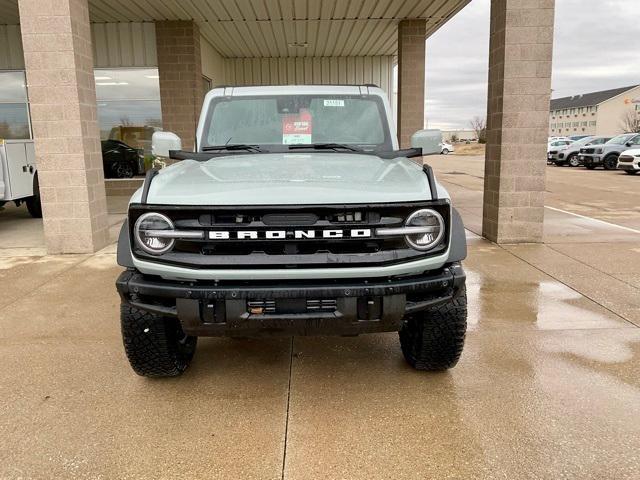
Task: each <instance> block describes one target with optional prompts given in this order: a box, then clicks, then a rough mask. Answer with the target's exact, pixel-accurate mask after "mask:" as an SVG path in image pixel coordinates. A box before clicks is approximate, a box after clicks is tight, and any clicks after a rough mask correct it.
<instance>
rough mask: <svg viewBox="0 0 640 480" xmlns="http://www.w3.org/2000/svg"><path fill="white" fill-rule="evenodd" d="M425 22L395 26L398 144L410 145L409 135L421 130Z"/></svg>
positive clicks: (422, 119)
mask: <svg viewBox="0 0 640 480" xmlns="http://www.w3.org/2000/svg"><path fill="white" fill-rule="evenodd" d="M426 25H427V22H426V20H424V19H418V20H402V21H401V22H400V23H399V24H398V141H399V142H400V147H401V148H407V147H409V146H410V144H411V135H413V134H414V133H415V132H417V131H418V130H422V129H423V128H424V63H425V34H426Z"/></svg>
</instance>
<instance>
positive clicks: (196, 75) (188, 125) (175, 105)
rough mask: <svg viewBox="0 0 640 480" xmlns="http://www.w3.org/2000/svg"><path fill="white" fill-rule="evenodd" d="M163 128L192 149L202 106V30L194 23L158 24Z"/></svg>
mask: <svg viewBox="0 0 640 480" xmlns="http://www.w3.org/2000/svg"><path fill="white" fill-rule="evenodd" d="M156 47H157V52H158V72H159V75H160V99H161V102H162V126H163V129H164V130H166V131H170V132H174V133H175V134H177V135H178V136H179V137H180V138H181V139H182V148H184V149H185V150H190V149H193V146H194V142H195V131H196V127H197V124H198V117H199V115H200V108H201V106H202V65H201V58H200V31H199V29H198V26H197V25H196V24H195V23H194V22H193V21H164V22H156Z"/></svg>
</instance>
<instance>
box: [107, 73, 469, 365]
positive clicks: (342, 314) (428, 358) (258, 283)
mask: <svg viewBox="0 0 640 480" xmlns="http://www.w3.org/2000/svg"><path fill="white" fill-rule="evenodd" d="M392 125H393V120H392V118H391V110H390V108H389V102H388V101H387V95H386V93H384V92H383V91H382V90H381V89H380V88H378V87H375V86H372V85H361V86H328V85H306V86H300V85H299V86H262V87H219V88H215V89H213V90H212V91H210V92H209V93H208V94H207V96H206V98H205V100H204V105H203V108H202V114H201V117H200V123H199V125H198V130H197V136H196V137H197V138H196V140H197V146H196V149H195V151H194V152H184V151H180V150H181V142H180V139H179V138H178V137H177V136H176V135H174V134H171V133H169V132H156V133H155V134H154V135H153V150H154V153H156V154H161V155H162V156H169V157H171V158H173V159H175V160H181V161H179V162H178V163H175V164H174V165H171V166H169V167H167V168H164V169H162V170H161V171H156V170H151V171H150V172H148V173H147V178H146V179H145V183H144V186H143V187H142V188H141V189H140V190H138V191H137V192H136V193H135V194H134V195H133V197H132V198H131V201H130V203H129V212H128V219H127V221H126V222H125V224H124V225H123V228H122V231H121V234H120V239H119V241H118V263H119V264H120V265H121V266H123V267H124V268H125V270H124V271H123V272H122V274H121V275H120V277H119V278H118V280H117V282H116V285H117V289H118V292H119V293H120V297H121V301H122V308H121V327H122V335H123V340H124V345H125V351H126V354H127V357H128V358H129V362H130V363H131V366H132V367H133V369H134V371H135V372H136V373H138V374H140V375H145V376H151V377H161V376H175V375H179V374H181V373H182V372H183V371H184V370H185V369H186V368H187V366H188V364H189V362H190V361H191V358H192V357H193V354H194V351H195V347H196V340H197V337H198V336H229V337H248V336H263V335H314V334H320V335H326V334H337V335H348V336H351V335H358V334H363V333H376V332H394V331H395V332H399V337H400V346H401V349H402V353H403V354H404V357H405V359H406V360H407V362H408V363H409V364H410V365H412V366H413V367H414V368H416V369H419V370H444V369H447V368H451V367H453V366H454V365H455V364H456V362H457V361H458V358H459V357H460V354H461V353H462V348H463V344H464V337H465V331H466V319H467V302H466V290H465V273H464V270H463V268H462V264H461V262H462V260H463V259H464V258H465V257H466V241H465V232H464V226H463V224H462V220H461V218H460V215H459V214H458V212H457V211H456V210H455V208H453V206H452V205H451V200H450V197H449V194H448V193H447V191H446V190H445V189H444V187H443V186H442V185H440V184H439V183H438V182H437V181H436V179H435V176H434V175H433V172H432V170H431V167H429V166H428V165H423V163H422V155H425V154H438V153H440V151H441V148H440V146H439V143H441V142H442V135H441V132H439V131H433V130H422V131H420V132H417V133H416V134H415V135H414V136H413V138H412V147H414V148H411V149H406V150H400V149H399V148H398V140H397V139H396V136H395V132H394V129H393V127H392ZM413 158H415V159H416V160H417V161H414V160H413Z"/></svg>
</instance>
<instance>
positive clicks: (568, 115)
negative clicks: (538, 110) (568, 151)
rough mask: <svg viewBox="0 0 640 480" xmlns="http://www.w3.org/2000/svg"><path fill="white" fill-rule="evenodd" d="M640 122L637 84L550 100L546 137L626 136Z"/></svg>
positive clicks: (639, 98) (639, 96)
mask: <svg viewBox="0 0 640 480" xmlns="http://www.w3.org/2000/svg"><path fill="white" fill-rule="evenodd" d="M639 121H640V85H633V86H630V87H622V88H613V89H611V90H602V91H600V92H592V93H585V94H582V95H573V96H571V97H562V98H554V99H552V100H551V108H550V112H549V136H550V137H557V136H568V135H598V136H603V137H613V136H615V135H618V134H620V133H625V132H626V131H627V130H629V129H630V127H633V126H634V125H633V124H634V122H635V124H636V125H637V124H638V122H639Z"/></svg>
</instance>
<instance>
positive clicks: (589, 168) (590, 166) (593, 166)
mask: <svg viewBox="0 0 640 480" xmlns="http://www.w3.org/2000/svg"><path fill="white" fill-rule="evenodd" d="M585 168H586V169H587V170H593V169H595V168H596V166H595V165H585Z"/></svg>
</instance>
